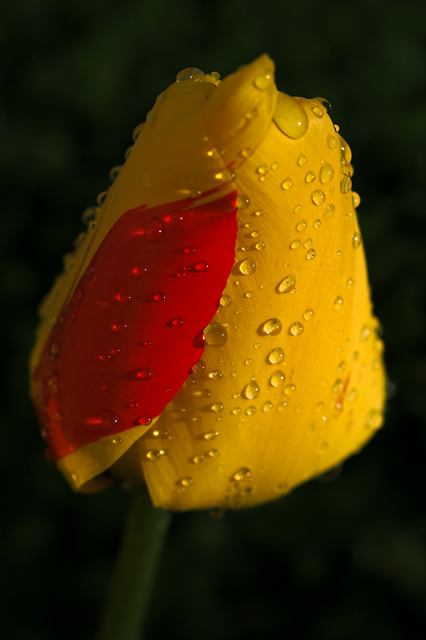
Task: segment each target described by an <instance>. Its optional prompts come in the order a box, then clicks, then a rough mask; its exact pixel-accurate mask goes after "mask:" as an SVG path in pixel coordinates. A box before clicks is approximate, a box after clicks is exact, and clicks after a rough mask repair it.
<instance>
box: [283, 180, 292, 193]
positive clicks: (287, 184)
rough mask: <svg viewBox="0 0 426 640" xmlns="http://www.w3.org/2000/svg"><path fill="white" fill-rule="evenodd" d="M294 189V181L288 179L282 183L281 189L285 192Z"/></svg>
mask: <svg viewBox="0 0 426 640" xmlns="http://www.w3.org/2000/svg"><path fill="white" fill-rule="evenodd" d="M292 187H293V181H292V180H290V178H286V179H285V180H283V182H282V183H281V188H282V189H284V191H289V190H290V189H291V188H292Z"/></svg>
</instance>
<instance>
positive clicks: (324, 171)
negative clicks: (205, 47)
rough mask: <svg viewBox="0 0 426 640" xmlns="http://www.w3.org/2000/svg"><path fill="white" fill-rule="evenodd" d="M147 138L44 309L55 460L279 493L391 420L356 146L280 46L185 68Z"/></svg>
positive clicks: (96, 212) (41, 334)
mask: <svg viewBox="0 0 426 640" xmlns="http://www.w3.org/2000/svg"><path fill="white" fill-rule="evenodd" d="M134 138H135V144H134V146H133V147H132V148H131V150H130V152H129V154H128V156H127V159H126V162H125V163H124V165H123V166H122V167H118V168H115V170H114V171H113V174H114V175H113V177H114V178H115V179H114V182H113V184H112V186H111V187H110V189H109V190H108V191H107V192H106V193H104V194H101V196H100V198H99V199H98V206H97V207H95V208H94V209H92V210H89V211H88V212H86V213H85V217H86V218H91V220H90V222H89V225H88V229H87V232H86V233H85V234H83V235H82V237H81V238H79V239H78V242H77V244H76V247H75V251H74V253H73V254H72V255H69V256H66V259H65V270H64V272H63V274H62V275H61V276H60V277H59V278H58V280H57V282H56V283H55V285H54V287H53V289H52V291H51V293H50V294H49V295H48V296H47V298H46V300H45V301H44V303H43V305H42V307H41V312H40V315H41V323H40V327H39V330H38V334H37V340H36V344H35V347H34V350H33V353H32V357H31V373H32V375H31V394H32V398H33V401H34V404H35V407H36V411H37V414H38V417H39V421H40V425H41V429H42V435H43V437H44V438H45V440H46V442H47V445H48V452H49V456H50V458H51V459H52V460H54V461H55V462H56V464H57V465H58V467H59V469H60V470H61V471H62V473H63V474H64V475H65V477H66V478H67V480H68V482H69V483H70V484H71V486H72V487H73V488H74V489H76V490H84V491H92V490H97V489H100V488H102V487H103V486H106V485H107V484H108V483H109V482H111V480H112V479H115V480H118V481H120V482H123V483H129V482H146V484H147V486H148V489H149V492H150V494H151V497H152V500H153V502H154V504H155V505H156V506H158V507H163V508H168V509H173V510H186V509H200V508H211V507H221V508H236V507H248V506H253V505H256V504H259V503H262V502H267V501H270V500H273V499H275V498H277V497H279V496H281V495H283V494H285V493H287V492H288V491H290V490H291V489H292V488H293V487H295V486H297V485H299V484H300V483H302V482H304V481H306V480H308V479H310V478H312V477H314V476H316V475H319V474H321V473H323V472H325V471H327V470H328V469H330V468H332V467H334V466H336V465H337V464H339V463H341V462H342V461H343V460H344V459H345V458H346V457H347V456H349V455H351V454H353V453H355V452H357V451H358V450H359V449H360V447H362V446H363V445H364V444H365V443H366V442H367V441H368V440H369V439H370V437H371V436H372V435H373V433H374V432H375V431H376V430H377V429H378V428H379V427H380V426H381V424H382V421H383V417H382V416H383V406H384V401H385V373H384V367H383V362H382V351H383V344H382V342H381V340H380V338H379V337H378V335H377V333H378V327H379V325H378V322H377V320H376V319H375V318H374V316H373V315H372V308H371V302H370V293H369V286H368V279H367V271H366V264H365V257H364V251H363V246H362V241H361V235H360V230H359V226H358V222H357V217H356V213H355V208H356V207H357V206H358V204H359V196H358V195H357V194H356V193H354V192H353V191H352V187H351V177H352V173H353V170H352V165H351V152H350V149H349V147H348V145H347V144H346V143H345V142H344V140H343V139H342V138H341V137H340V135H339V133H338V127H337V126H333V123H332V121H331V119H330V117H329V115H328V113H327V108H326V104H325V101H323V100H321V99H313V100H305V99H302V98H292V97H290V96H288V95H286V94H283V93H280V92H278V91H277V88H276V86H275V83H274V65H273V62H272V61H271V60H270V59H269V58H268V56H266V55H264V56H261V57H260V58H259V59H257V60H255V61H254V62H253V63H252V64H250V65H247V66H245V67H243V68H242V69H240V70H239V71H237V72H236V73H235V74H233V75H231V76H229V77H227V78H225V80H224V81H223V82H221V81H220V79H219V76H218V74H216V73H212V74H210V75H205V74H203V73H202V72H201V71H199V70H198V69H187V70H185V71H183V72H181V73H180V74H178V77H177V81H176V82H175V83H174V84H173V85H172V86H171V87H169V88H168V89H167V91H166V92H164V93H163V94H161V95H160V96H159V97H158V99H157V101H156V104H155V105H154V107H153V109H152V110H151V111H150V112H149V114H148V116H147V119H146V122H145V123H144V124H143V125H141V126H140V127H137V129H136V130H135V136H134Z"/></svg>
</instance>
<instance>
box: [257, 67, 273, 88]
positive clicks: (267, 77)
mask: <svg viewBox="0 0 426 640" xmlns="http://www.w3.org/2000/svg"><path fill="white" fill-rule="evenodd" d="M273 82H274V74H273V71H272V70H271V69H266V70H265V71H262V72H261V73H259V75H257V76H256V77H255V79H254V80H253V84H254V86H255V87H256V89H259V91H265V90H266V89H268V88H269V87H270V86H271V85H272V84H273Z"/></svg>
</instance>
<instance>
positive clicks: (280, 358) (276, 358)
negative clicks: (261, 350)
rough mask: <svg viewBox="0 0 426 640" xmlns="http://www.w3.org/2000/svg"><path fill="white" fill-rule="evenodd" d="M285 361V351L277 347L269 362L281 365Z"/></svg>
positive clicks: (272, 352)
mask: <svg viewBox="0 0 426 640" xmlns="http://www.w3.org/2000/svg"><path fill="white" fill-rule="evenodd" d="M284 359H285V353H284V349H282V348H281V347H276V348H275V349H273V350H272V351H271V353H270V354H269V355H268V362H270V363H271V364H279V363H280V362H284Z"/></svg>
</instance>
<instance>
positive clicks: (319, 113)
mask: <svg viewBox="0 0 426 640" xmlns="http://www.w3.org/2000/svg"><path fill="white" fill-rule="evenodd" d="M312 113H313V114H314V116H316V117H317V118H322V117H323V116H324V113H325V111H324V109H321V107H312Z"/></svg>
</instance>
